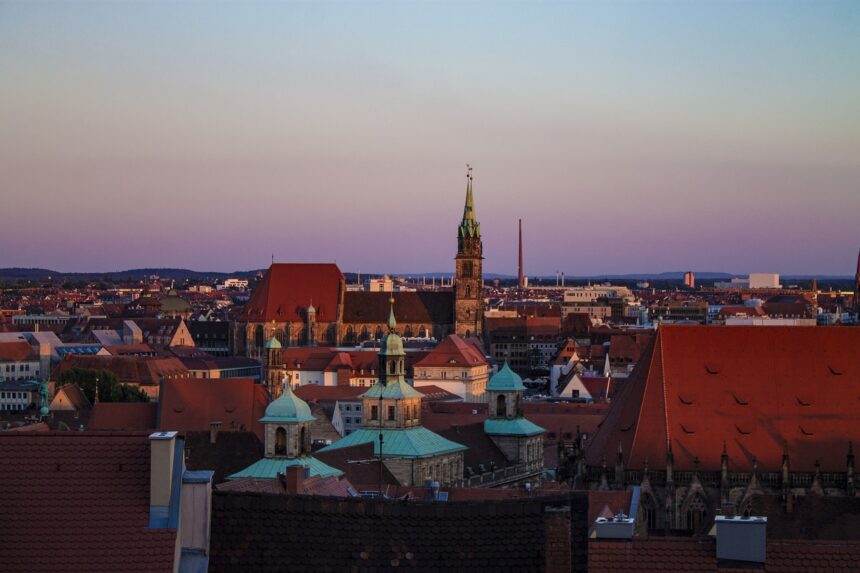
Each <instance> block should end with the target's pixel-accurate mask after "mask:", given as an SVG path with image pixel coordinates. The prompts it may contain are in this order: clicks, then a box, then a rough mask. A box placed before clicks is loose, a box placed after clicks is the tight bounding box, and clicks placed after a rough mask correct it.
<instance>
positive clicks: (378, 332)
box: [373, 326, 382, 340]
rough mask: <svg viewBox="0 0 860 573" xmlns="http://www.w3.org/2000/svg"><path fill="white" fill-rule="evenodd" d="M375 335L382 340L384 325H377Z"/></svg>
mask: <svg viewBox="0 0 860 573" xmlns="http://www.w3.org/2000/svg"><path fill="white" fill-rule="evenodd" d="M373 337H374V338H375V339H376V340H381V339H382V327H381V326H377V327H376V332H375V333H374V335H373Z"/></svg>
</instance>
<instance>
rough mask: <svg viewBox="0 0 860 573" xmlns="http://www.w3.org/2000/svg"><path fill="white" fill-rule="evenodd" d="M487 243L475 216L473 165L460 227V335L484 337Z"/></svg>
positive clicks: (456, 287) (456, 312)
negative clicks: (484, 251)
mask: <svg viewBox="0 0 860 573" xmlns="http://www.w3.org/2000/svg"><path fill="white" fill-rule="evenodd" d="M483 258H484V257H483V245H482V244H481V224H480V223H479V222H478V220H477V219H476V218H475V200H474V199H473V197H472V168H471V167H470V166H467V171H466V206H465V207H464V209H463V220H462V221H461V222H460V226H459V227H458V229H457V257H456V258H455V260H456V264H457V269H456V278H455V281H454V331H455V332H456V334H457V335H458V336H461V337H464V338H465V337H469V336H477V337H480V336H481V334H482V330H483V322H484V300H483V294H482V290H483V283H484V279H483V272H482V269H481V262H482V260H483Z"/></svg>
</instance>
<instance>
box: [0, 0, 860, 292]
mask: <svg viewBox="0 0 860 573" xmlns="http://www.w3.org/2000/svg"><path fill="white" fill-rule="evenodd" d="M858 102H860V2H857V1H856V0H846V1H844V2H828V1H824V0H815V1H809V2H763V3H756V2H753V3H750V2H712V3H705V2H681V1H677V2H644V1H643V2H624V3H621V2H618V3H614V2H613V3H609V2H595V3H561V4H536V3H523V4H503V5H498V4H491V3H489V2H480V3H472V4H450V3H444V4H443V3H439V4H435V3H434V4H425V3H420V4H419V3H398V4H393V3H362V4H359V3H345V4H320V3H314V4H296V3H262V4H247V3H238V2H226V3H219V4H210V3H203V2H184V3H178V4H162V3H121V2H106V3H93V4H81V3H74V2H64V3H59V4H50V3H42V2H25V3H6V2H0V198H2V201H0V204H2V206H3V209H2V223H0V267H7V266H26V267H33V266H39V267H47V268H52V269H56V270H62V271H72V270H79V271H99V270H118V269H126V268H135V267H143V266H159V267H168V266H170V267H186V268H194V269H198V270H221V271H230V270H236V269H250V268H259V267H263V266H265V265H267V264H268V262H269V259H270V256H271V254H272V253H274V255H275V258H276V259H277V260H280V261H331V260H337V262H338V264H339V265H340V266H341V268H342V269H344V270H348V271H356V270H361V271H362V272H370V271H374V272H382V271H388V272H396V273H404V274H407V273H415V272H423V271H451V270H452V269H453V261H452V260H451V259H452V257H453V255H454V251H455V249H456V244H455V243H456V241H455V238H456V226H457V223H458V221H459V219H460V216H461V215H462V206H463V198H464V185H465V183H464V178H463V174H464V164H465V163H467V162H469V163H471V164H472V165H473V166H474V169H475V171H474V174H475V183H474V185H475V200H476V209H477V214H478V218H479V220H480V221H481V227H482V231H483V234H484V250H485V256H486V262H485V270H486V271H487V272H496V273H511V274H512V273H515V272H516V240H517V234H516V231H517V218H519V217H522V219H523V221H524V223H523V224H524V227H525V233H526V272H527V273H528V274H532V275H534V274H553V273H554V272H555V270H556V269H561V270H564V271H565V272H566V273H567V274H569V275H585V274H598V273H633V272H660V271H676V270H687V269H693V270H711V271H727V272H737V273H745V272H750V271H774V272H781V273H784V274H790V273H818V274H841V275H847V274H853V271H854V263H855V261H856V256H857V249H858V247H860V105H858Z"/></svg>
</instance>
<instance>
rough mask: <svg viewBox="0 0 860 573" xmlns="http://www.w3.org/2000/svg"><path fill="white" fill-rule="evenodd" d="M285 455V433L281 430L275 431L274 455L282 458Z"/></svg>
mask: <svg viewBox="0 0 860 573" xmlns="http://www.w3.org/2000/svg"><path fill="white" fill-rule="evenodd" d="M286 453H287V431H286V430H285V429H283V428H278V429H277V430H275V455H276V456H283V455H285V454H286Z"/></svg>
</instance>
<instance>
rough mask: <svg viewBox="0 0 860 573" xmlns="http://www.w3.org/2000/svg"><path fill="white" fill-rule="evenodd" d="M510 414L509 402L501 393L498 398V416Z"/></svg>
mask: <svg viewBox="0 0 860 573" xmlns="http://www.w3.org/2000/svg"><path fill="white" fill-rule="evenodd" d="M507 414H508V403H507V401H506V400H505V395H504V394H501V395H499V397H498V398H496V416H499V417H501V416H506V415H507Z"/></svg>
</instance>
